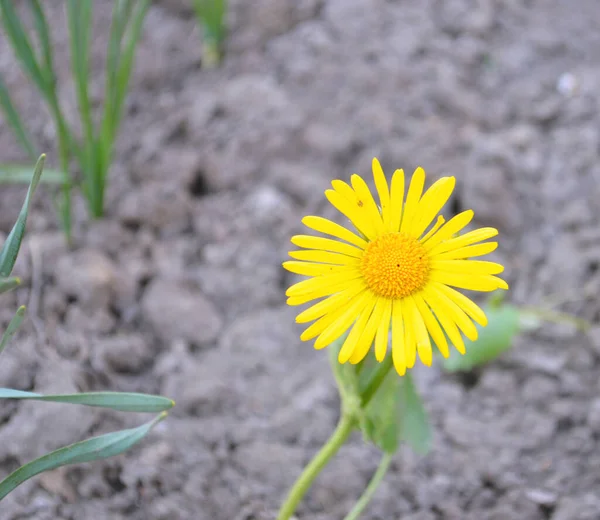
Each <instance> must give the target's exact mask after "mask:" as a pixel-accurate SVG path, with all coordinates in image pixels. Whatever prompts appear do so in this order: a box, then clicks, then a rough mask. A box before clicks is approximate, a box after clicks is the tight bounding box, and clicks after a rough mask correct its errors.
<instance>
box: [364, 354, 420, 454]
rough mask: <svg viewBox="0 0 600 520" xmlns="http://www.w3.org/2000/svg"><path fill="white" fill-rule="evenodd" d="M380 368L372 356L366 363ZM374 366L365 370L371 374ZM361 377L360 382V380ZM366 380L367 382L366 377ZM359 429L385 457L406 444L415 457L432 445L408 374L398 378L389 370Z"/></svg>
mask: <svg viewBox="0 0 600 520" xmlns="http://www.w3.org/2000/svg"><path fill="white" fill-rule="evenodd" d="M365 361H367V362H368V363H369V365H379V363H377V361H376V360H375V357H374V356H373V354H372V353H369V355H368V356H367V358H366V359H365ZM376 368H377V367H376V366H374V367H373V368H367V370H366V371H367V372H374V371H375V370H376ZM362 375H363V374H362V373H361V379H362ZM365 379H368V378H367V377H366V376H365ZM361 429H362V431H363V434H364V435H365V437H366V438H367V439H368V440H370V441H371V442H373V444H375V445H376V446H377V447H379V448H380V449H381V450H383V451H384V452H386V453H395V452H396V451H397V450H398V446H399V445H400V442H401V441H405V442H406V443H408V444H409V446H410V447H411V448H412V449H413V450H414V451H415V452H416V453H418V454H421V455H424V454H426V453H427V452H428V451H429V449H430V445H431V426H430V424H429V418H428V416H427V412H426V411H425V408H424V406H423V402H422V400H421V397H420V396H419V394H418V392H417V390H416V388H415V386H414V383H413V380H412V376H411V374H410V372H408V373H407V374H406V375H404V376H399V375H398V374H397V373H396V371H395V370H393V369H391V370H389V372H388V373H387V376H386V377H385V379H384V380H383V382H382V383H381V385H380V386H379V388H378V390H377V392H376V393H375V395H374V396H373V398H372V399H371V400H370V401H369V403H368V404H367V406H366V408H365V409H364V412H363V416H362V418H361Z"/></svg>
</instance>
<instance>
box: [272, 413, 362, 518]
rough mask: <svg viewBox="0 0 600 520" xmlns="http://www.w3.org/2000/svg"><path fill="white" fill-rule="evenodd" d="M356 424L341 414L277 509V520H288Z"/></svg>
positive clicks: (350, 418) (353, 419) (353, 420)
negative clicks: (323, 442) (331, 431)
mask: <svg viewBox="0 0 600 520" xmlns="http://www.w3.org/2000/svg"><path fill="white" fill-rule="evenodd" d="M355 425H356V419H355V418H354V417H352V416H348V415H342V417H341V418H340V421H339V422H338V425H337V427H336V429H335V431H334V432H333V433H332V434H331V437H329V440H328V441H327V442H326V443H325V445H324V446H323V447H322V448H321V449H320V450H319V452H318V453H317V454H316V455H315V456H314V458H313V459H312V460H311V461H310V463H309V464H308V466H306V468H304V471H303V472H302V474H301V475H300V476H299V477H298V480H296V483H295V484H294V485H293V487H292V489H291V490H290V492H289V493H288V496H287V498H286V500H285V502H284V503H283V505H282V506H281V509H280V510H279V515H278V516H277V520H289V519H290V518H291V516H292V515H293V514H294V511H295V510H296V507H297V506H298V504H299V503H300V501H301V500H302V498H303V497H304V495H305V494H306V492H307V491H308V489H309V488H310V486H311V484H312V483H313V480H315V478H316V477H317V475H319V473H321V471H322V469H323V468H324V467H325V466H326V465H327V463H328V462H329V461H330V460H331V458H332V457H333V456H334V455H335V454H336V453H337V452H338V450H339V449H340V448H341V446H342V445H343V444H344V443H345V442H346V440H347V439H348V437H349V436H350V434H351V433H352V430H353V429H354V427H355Z"/></svg>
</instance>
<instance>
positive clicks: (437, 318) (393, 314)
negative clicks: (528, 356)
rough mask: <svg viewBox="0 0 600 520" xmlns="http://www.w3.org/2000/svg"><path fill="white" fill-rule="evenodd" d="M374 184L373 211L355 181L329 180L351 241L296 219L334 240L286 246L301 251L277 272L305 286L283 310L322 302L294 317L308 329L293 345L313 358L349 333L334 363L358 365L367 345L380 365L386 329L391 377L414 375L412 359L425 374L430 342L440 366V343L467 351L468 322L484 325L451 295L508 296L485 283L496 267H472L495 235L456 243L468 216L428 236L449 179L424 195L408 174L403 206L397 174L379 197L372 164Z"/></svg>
mask: <svg viewBox="0 0 600 520" xmlns="http://www.w3.org/2000/svg"><path fill="white" fill-rule="evenodd" d="M373 177H374V179H375V187H376V189H377V193H378V195H379V205H377V204H376V202H375V200H374V198H373V196H372V194H371V191H370V190H369V187H368V186H367V183H366V182H365V181H364V180H363V179H362V178H361V177H360V176H359V175H356V174H355V175H352V177H351V185H349V184H347V183H345V182H343V181H340V180H335V181H333V182H332V183H331V184H332V187H333V189H330V190H327V191H325V196H326V197H327V199H328V200H329V202H331V204H332V205H333V206H334V207H335V208H336V209H337V210H339V211H340V212H341V213H342V214H343V215H345V216H346V217H347V218H348V219H349V220H350V222H351V223H352V225H353V226H354V227H355V228H356V231H357V232H356V233H355V232H353V231H350V230H349V229H346V228H345V227H342V226H340V225H339V224H336V223H335V222H332V221H330V220H327V219H325V218H322V217H316V216H308V217H304V218H303V219H302V222H303V223H304V225H306V226H307V227H308V228H310V229H312V230H314V231H317V232H319V233H323V234H325V235H329V236H331V237H334V238H333V239H332V238H325V237H320V236H308V235H296V236H294V237H292V239H291V241H292V243H293V244H294V245H296V246H297V247H299V248H303V249H301V250H299V251H291V252H290V253H289V255H290V256H291V257H292V258H293V259H294V260H291V261H287V262H284V263H283V266H284V267H285V268H286V269H287V270H288V271H291V272H293V273H297V274H300V275H305V276H309V277H310V278H309V279H308V280H303V281H301V282H299V283H296V284H294V285H292V286H291V287H290V288H289V289H288V290H287V292H286V295H287V296H288V300H287V302H288V304H289V305H302V304H305V303H307V302H310V301H313V300H316V299H320V298H322V299H321V300H320V301H319V302H318V303H315V304H314V305H312V306H311V307H310V308H308V309H307V310H305V311H304V312H301V313H300V314H299V315H298V316H297V317H296V321H297V322H298V323H308V322H311V321H314V323H312V324H311V325H310V326H309V327H308V328H307V329H306V330H305V331H304V332H303V333H302V335H301V336H300V338H301V339H302V340H303V341H308V340H311V339H314V338H316V341H315V348H316V349H321V348H324V347H326V346H327V345H329V344H330V343H332V342H333V341H335V340H336V339H338V338H339V337H340V336H341V335H342V334H344V332H346V331H347V330H348V329H349V328H350V327H352V329H351V330H350V333H349V334H348V336H347V337H346V339H345V341H344V344H343V346H342V348H341V349H340V353H339V361H340V363H346V362H347V361H350V363H360V361H361V360H362V359H363V358H364V357H365V356H366V355H367V353H368V351H369V349H370V348H371V345H372V344H373V342H374V344H375V357H376V358H377V360H378V361H380V362H381V361H382V360H383V359H384V358H385V356H386V352H387V347H388V337H389V331H390V329H391V333H392V334H391V337H392V341H391V343H392V345H391V349H392V359H393V363H394V367H395V368H396V371H397V372H398V373H399V374H400V375H403V374H404V373H405V372H406V369H407V368H412V367H413V366H414V364H415V360H416V356H417V352H418V353H419V357H420V358H421V361H422V362H423V363H424V364H425V365H428V366H429V365H431V360H432V348H431V339H433V341H434V342H435V344H436V345H437V348H438V349H439V351H440V352H441V353H442V355H443V356H444V357H448V355H449V347H448V340H447V338H446V336H447V337H448V339H449V340H450V343H451V344H453V345H454V347H455V348H456V349H457V350H458V351H459V352H460V353H462V354H464V352H465V344H464V341H463V339H462V335H461V332H462V333H463V334H464V335H465V336H466V337H467V338H469V339H470V340H473V341H474V340H476V339H477V329H476V327H475V325H474V324H473V321H475V322H477V323H479V324H480V325H482V326H485V325H487V318H486V316H485V313H484V312H483V311H482V310H481V308H480V307H478V306H477V305H476V304H475V303H474V302H473V301H471V300H470V299H469V298H467V297H466V296H465V295H463V294H462V293H460V292H458V291H456V290H455V289H453V288H452V287H457V288H460V289H470V290H475V291H494V290H495V289H508V284H507V283H506V282H505V281H504V280H502V279H501V278H498V277H497V276H494V275H496V274H499V273H501V272H502V271H503V270H504V267H503V266H502V265H500V264H497V263H493V262H485V261H480V260H471V258H473V257H479V256H482V255H485V254H487V253H490V252H492V251H494V249H496V247H497V246H498V243H497V242H482V241H484V240H487V239H489V238H491V237H493V236H495V235H497V234H498V230H496V229H494V228H490V227H486V228H481V229H476V230H474V231H470V232H468V233H465V234H464V235H461V236H457V233H458V232H460V231H461V230H462V229H463V228H464V227H465V226H467V225H468V224H469V222H471V219H472V218H473V211H472V210H468V211H463V212H462V213H459V214H458V215H456V216H454V217H452V218H451V219H450V220H449V221H448V222H445V220H444V218H443V217H442V216H438V217H437V220H436V221H435V223H434V224H433V225H432V226H431V227H430V225H431V224H432V222H433V221H434V219H435V217H436V215H437V214H438V213H439V211H440V210H441V209H442V207H443V206H444V204H445V203H446V202H447V201H448V198H449V197H450V195H451V193H452V191H453V190H454V185H455V178H454V177H443V178H441V179H439V180H438V181H436V182H435V183H434V184H433V185H432V186H431V187H430V188H429V189H428V190H427V191H426V192H425V193H424V194H423V187H424V185H425V172H424V171H423V169H422V168H417V170H415V172H414V174H413V176H412V179H411V182H410V185H409V187H408V192H407V194H406V199H405V198H404V172H403V171H402V170H396V171H395V172H394V175H393V177H392V181H391V186H390V187H388V183H387V180H386V178H385V175H384V173H383V170H382V168H381V165H380V164H379V161H378V160H377V159H373ZM428 228H430V229H429V230H428ZM315 320H316V321H315ZM444 332H445V334H444Z"/></svg>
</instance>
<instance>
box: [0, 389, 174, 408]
mask: <svg viewBox="0 0 600 520" xmlns="http://www.w3.org/2000/svg"><path fill="white" fill-rule="evenodd" d="M0 399H32V400H34V401H52V402H55V403H69V404H81V405H85V406H98V407H100V408H110V409H112V410H118V411H121V412H149V413H156V412H164V411H166V410H168V409H170V408H172V407H173V406H174V404H175V403H174V402H173V401H172V400H171V399H168V398H166V397H162V396H160V395H148V394H137V393H128V392H87V393H81V394H60V395H43V394H36V393H33V392H24V391H22V390H13V389H12V388H0Z"/></svg>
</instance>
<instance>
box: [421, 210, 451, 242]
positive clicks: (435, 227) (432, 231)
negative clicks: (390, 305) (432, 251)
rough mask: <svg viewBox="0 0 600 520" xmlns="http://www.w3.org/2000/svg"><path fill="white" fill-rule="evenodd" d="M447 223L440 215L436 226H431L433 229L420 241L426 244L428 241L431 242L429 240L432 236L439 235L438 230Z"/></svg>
mask: <svg viewBox="0 0 600 520" xmlns="http://www.w3.org/2000/svg"><path fill="white" fill-rule="evenodd" d="M445 223H446V219H445V218H444V217H443V216H442V215H440V216H439V217H438V218H437V220H436V221H435V224H434V225H433V226H431V229H430V230H429V231H428V232H427V234H426V235H425V236H424V237H423V238H421V239H420V241H421V242H426V241H427V240H429V238H430V237H431V235H433V234H434V233H437V230H438V229H440V228H441V227H442V226H443V225H444V224H445Z"/></svg>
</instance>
